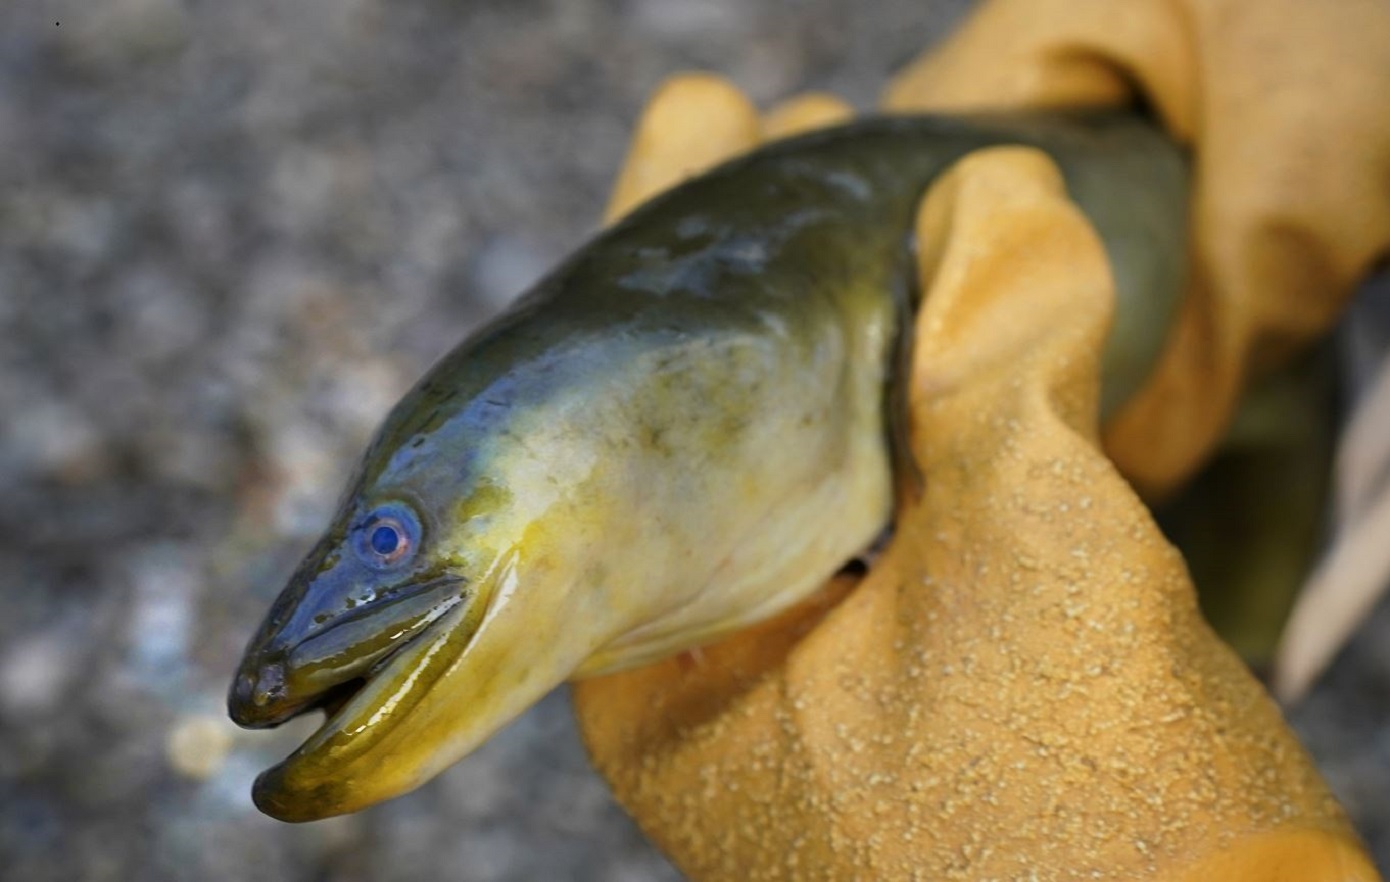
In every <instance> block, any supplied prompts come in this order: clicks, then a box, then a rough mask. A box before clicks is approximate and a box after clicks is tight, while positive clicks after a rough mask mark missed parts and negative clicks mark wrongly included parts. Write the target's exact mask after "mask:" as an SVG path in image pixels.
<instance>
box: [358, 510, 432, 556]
mask: <svg viewBox="0 0 1390 882" xmlns="http://www.w3.org/2000/svg"><path fill="white" fill-rule="evenodd" d="M356 532H357V537H356V538H357V542H356V546H357V554H358V556H359V557H361V558H362V560H363V562H365V563H367V564H369V565H370V566H374V567H391V566H395V565H396V564H399V563H401V562H402V561H404V560H406V559H407V558H409V557H410V556H411V555H412V554H413V552H414V551H415V546H416V545H417V544H418V543H419V536H420V525H419V522H418V521H417V520H416V519H415V517H414V516H413V515H412V514H411V513H410V512H409V511H407V510H405V509H403V508H402V507H400V506H396V505H392V506H383V507H382V508H379V509H377V510H376V511H374V512H372V514H370V515H368V516H367V518H366V520H364V521H363V522H362V524H361V525H360V526H359V527H358V528H357V531H356Z"/></svg>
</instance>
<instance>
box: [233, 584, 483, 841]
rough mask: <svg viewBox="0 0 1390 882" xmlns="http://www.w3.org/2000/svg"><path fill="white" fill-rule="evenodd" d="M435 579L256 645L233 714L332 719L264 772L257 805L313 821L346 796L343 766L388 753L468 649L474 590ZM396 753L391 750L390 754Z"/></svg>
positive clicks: (254, 724)
mask: <svg viewBox="0 0 1390 882" xmlns="http://www.w3.org/2000/svg"><path fill="white" fill-rule="evenodd" d="M460 584H461V583H460V580H458V579H438V580H433V581H431V582H428V583H425V584H422V585H420V586H417V587H414V588H412V589H410V590H408V591H404V592H401V593H400V594H398V595H396V596H393V597H391V598H389V599H386V600H383V601H381V602H380V603H379V604H372V605H368V606H364V607H362V608H361V609H360V610H354V611H353V612H352V614H349V615H345V616H343V617H342V618H341V619H340V620H338V621H335V622H333V623H332V624H331V625H330V626H329V627H327V628H325V629H323V630H321V631H316V632H313V633H311V634H310V636H308V637H307V638H305V639H303V640H301V641H299V642H298V643H294V644H291V645H286V644H287V642H288V641H286V640H284V639H281V638H279V637H278V636H275V637H271V639H268V640H266V641H263V642H262V641H258V642H257V643H256V644H253V649H252V650H251V651H248V653H247V656H246V658H245V659H244V660H243V663H242V667H241V671H240V672H239V673H238V675H237V677H236V679H235V681H234V682H233V686H232V690H231V693H230V695H229V696H228V708H229V711H230V712H231V715H232V719H233V720H235V721H236V722H237V723H238V724H239V725H242V726H246V727H248V728H269V727H273V726H278V725H280V724H281V723H284V722H286V721H288V720H291V719H294V718H296V717H299V716H302V715H304V714H307V713H311V712H313V711H317V710H322V711H324V714H325V719H324V722H323V724H322V725H320V726H319V728H318V730H317V731H315V732H314V733H313V734H312V735H311V736H309V738H308V739H307V740H306V741H305V742H304V744H302V745H301V746H300V747H299V748H298V749H297V750H296V751H295V752H294V753H293V754H291V755H290V756H289V757H288V758H286V759H285V760H284V761H283V762H281V763H280V764H278V765H276V766H274V767H272V768H271V769H269V770H267V771H266V772H264V773H262V774H261V776H260V777H259V778H258V779H257V781H256V785H255V788H254V790H253V794H252V795H253V798H254V800H255V802H256V805H257V806H258V807H259V808H260V809H261V810H262V811H264V812H265V813H266V814H269V815H271V816H273V817H277V818H280V819H282V820H287V821H303V820H314V819H317V818H320V817H325V816H327V815H329V814H336V813H337V812H336V811H335V810H334V809H333V805H334V803H335V802H337V801H339V800H337V799H335V798H333V797H331V796H330V794H329V793H328V791H329V790H332V789H333V788H335V787H337V786H339V785H341V784H342V783H344V782H345V781H348V780H350V778H351V776H345V775H343V774H342V770H343V768H344V767H345V766H346V765H347V764H348V763H350V762H353V761H354V760H356V759H358V758H360V757H362V756H363V755H365V754H368V753H373V752H378V751H380V750H381V746H380V745H381V743H382V742H384V741H387V740H389V736H390V734H391V731H392V729H393V728H394V727H395V724H396V723H398V722H399V721H400V719H401V718H402V716H404V715H405V713H406V712H407V711H408V710H409V709H410V707H412V706H414V705H415V704H416V703H417V702H418V701H419V700H420V699H421V698H422V697H423V696H424V694H425V692H426V691H428V689H429V687H430V686H431V685H432V684H433V683H434V681H435V680H436V679H437V677H438V674H439V672H440V671H441V670H443V665H445V664H446V663H451V662H452V661H453V659H455V658H457V656H458V655H459V653H461V652H462V650H463V648H464V647H465V646H466V645H467V643H468V639H469V637H470V636H471V631H472V630H473V629H472V628H470V627H468V626H467V622H466V620H467V619H469V618H475V617H476V612H475V611H474V610H473V607H475V604H472V603H469V602H468V601H469V599H470V597H471V592H469V591H467V590H460V587H459V586H460ZM389 753H390V751H386V752H385V756H387V757H389Z"/></svg>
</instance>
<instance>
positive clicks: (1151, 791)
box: [575, 77, 1377, 882]
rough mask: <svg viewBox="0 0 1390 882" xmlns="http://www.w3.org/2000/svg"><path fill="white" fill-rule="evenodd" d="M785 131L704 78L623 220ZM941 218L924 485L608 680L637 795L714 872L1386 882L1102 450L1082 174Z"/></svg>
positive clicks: (933, 228)
mask: <svg viewBox="0 0 1390 882" xmlns="http://www.w3.org/2000/svg"><path fill="white" fill-rule="evenodd" d="M805 107H818V108H820V110H816V111H815V112H811V111H807V110H797V109H796V108H805ZM842 112H843V110H842V108H840V107H839V106H837V105H833V104H827V103H826V102H825V100H824V99H814V100H812V101H811V102H809V103H808V102H798V103H796V104H794V105H792V107H791V109H781V110H779V111H777V112H774V114H772V116H771V119H773V120H775V121H778V126H777V131H787V130H796V129H797V128H799V127H800V126H802V125H805V124H814V123H815V122H817V121H819V120H821V119H823V118H835V117H836V116H837V115H838V114H840V113H842ZM801 114H805V116H804V117H801V116H800V115H801ZM767 128H772V126H765V125H764V123H763V122H761V121H759V119H758V117H757V114H756V112H755V110H754V109H753V108H752V106H751V105H750V104H749V103H748V102H747V100H746V99H745V98H744V97H743V96H742V95H741V94H739V93H738V92H737V91H736V90H734V89H732V88H731V87H729V86H728V85H726V84H724V83H722V82H720V81H718V80H715V79H713V78H709V77H694V78H689V79H682V80H677V81H675V82H673V83H672V84H670V85H668V86H667V87H666V88H665V89H663V90H662V91H661V92H660V93H659V94H658V95H657V97H656V98H655V99H654V100H653V103H652V105H651V107H650V108H649V110H648V112H647V114H646V115H645V117H644V119H643V121H642V123H641V125H640V126H639V129H638V133H637V135H636V139H635V145H634V150H633V155H632V158H631V160H630V162H629V165H628V167H627V169H626V170H625V171H624V174H623V175H622V177H621V179H620V182H619V186H618V188H617V192H616V193H615V196H614V201H613V207H612V210H611V212H610V214H612V215H616V214H619V213H621V212H622V211H623V210H625V209H626V208H628V207H630V206H631V205H633V204H635V203H636V202H639V201H641V200H642V199H644V198H646V197H647V196H649V195H651V193H653V192H655V191H656V190H658V189H660V188H661V187H664V186H667V185H669V184H671V183H673V182H674V181H676V180H678V179H679V178H681V177H683V176H684V175H686V174H689V173H693V172H696V171H699V170H701V169H702V168H704V167H705V166H707V165H710V164H712V163H714V162H716V161H718V160H720V159H722V158H725V157H726V156H729V155H733V154H735V153H738V152H741V151H743V150H746V149H748V148H750V147H752V146H755V144H756V143H757V142H758V140H759V138H760V137H761V136H762V134H763V132H764V131H765V130H766V129H767ZM691 133H699V134H700V135H701V137H698V138H693V137H688V135H689V134H691ZM917 234H918V238H919V241H920V242H922V243H924V245H925V246H926V247H923V248H922V249H921V250H922V266H921V276H922V278H921V282H922V285H921V287H922V290H923V291H924V292H926V296H925V298H924V304H923V307H922V311H921V313H920V315H919V316H918V319H917V335H916V347H915V351H914V366H913V374H912V394H911V408H912V415H913V427H912V429H913V452H914V454H915V456H916V457H917V459H918V462H919V465H920V467H921V470H922V473H923V474H925V475H927V476H929V480H927V481H926V484H925V491H924V495H923V497H922V499H921V500H920V502H919V503H917V504H916V505H914V506H912V507H910V508H908V509H906V510H904V511H901V512H899V514H898V520H897V529H896V532H895V535H894V539H893V541H892V543H891V544H890V546H889V548H888V549H887V550H886V551H885V553H884V554H883V556H882V557H881V558H880V559H879V560H878V561H877V562H876V563H875V565H874V567H873V569H872V571H871V572H870V573H869V575H868V576H867V577H866V578H865V579H864V580H863V581H862V582H861V583H859V584H858V585H857V586H856V585H853V584H852V580H848V579H840V580H836V581H835V582H834V583H832V584H831V585H829V586H827V588H826V589H825V590H824V591H823V592H822V593H821V594H820V595H819V596H817V597H815V598H812V599H811V600H810V601H808V602H806V603H805V604H803V605H802V606H801V607H798V608H797V609H795V610H793V611H791V612H789V613H786V614H784V615H782V616H780V617H779V618H778V619H776V620H774V621H771V622H768V623H765V624H763V625H761V626H758V627H755V628H753V629H750V630H749V631H747V632H744V633H742V634H740V635H737V636H736V637H734V638H732V639H730V640H727V641H724V642H723V643H720V644H718V645H716V646H713V647H709V648H706V649H704V650H702V651H701V652H699V653H695V654H691V655H687V656H684V657H681V658H678V659H672V660H669V661H666V662H663V663H660V664H657V665H653V666H650V667H647V668H642V669H639V670H635V671H629V672H625V673H622V674H617V675H613V676H609V677H604V678H598V679H593V680H587V681H583V682H580V683H578V684H577V685H576V687H575V700H576V707H577V710H578V713H579V716H580V721H581V726H582V729H583V733H584V736H585V740H586V742H587V744H588V746H589V749H590V752H591V755H592V757H593V759H594V761H595V763H596V765H597V766H598V768H599V769H600V771H601V772H602V773H603V774H604V775H605V776H606V777H607V778H608V780H609V781H610V782H611V784H612V786H613V788H614V791H615V792H616V794H617V796H618V798H619V799H620V801H621V802H622V803H623V804H624V805H625V806H627V808H628V809H629V810H630V811H631V812H632V814H633V815H634V817H636V819H637V821H638V823H639V824H640V825H641V826H642V828H643V829H644V830H645V831H646V833H647V835H648V836H650V837H651V838H652V839H653V840H654V841H655V842H656V843H657V844H658V846H660V847H661V848H662V849H663V850H664V851H665V852H666V853H667V854H668V855H670V856H671V858H672V859H673V860H674V861H675V862H676V864H677V865H678V866H679V867H680V868H681V869H682V870H683V871H684V872H685V873H687V874H688V875H689V876H690V877H691V878H692V879H696V880H723V879H738V880H765V879H925V880H946V879H1039V880H1044V879H1064V878H1087V879H1091V878H1101V879H1164V880H1197V879H1217V880H1233V882H1243V880H1275V879H1299V880H1310V882H1318V880H1328V882H1333V880H1335V882H1352V880H1373V879H1376V878H1377V876H1376V873H1375V871H1374V869H1373V868H1372V867H1371V865H1370V863H1369V862H1368V860H1367V858H1366V857H1365V855H1364V854H1363V852H1362V851H1361V849H1360V847H1359V845H1358V844H1357V841H1356V838H1355V835H1354V833H1353V832H1352V831H1351V830H1350V828H1349V827H1348V825H1347V823H1346V821H1345V819H1344V818H1343V816H1342V815H1341V813H1340V810H1339V809H1338V808H1337V806H1336V804H1335V803H1334V801H1333V800H1332V798H1331V797H1330V796H1329V794H1328V792H1327V790H1326V788H1325V787H1324V785H1323V784H1322V782H1321V781H1320V780H1319V778H1318V776H1317V774H1316V772H1315V770H1314V769H1313V767H1312V765H1311V763H1310V762H1309V760H1308V757H1307V756H1306V755H1305V753H1304V752H1303V750H1302V748H1301V747H1300V746H1299V745H1298V743H1297V741H1296V740H1295V739H1294V737H1293V735H1292V734H1291V733H1290V732H1289V731H1288V729H1287V728H1286V727H1285V725H1284V723H1283V721H1282V720H1281V718H1280V716H1279V713H1278V711H1277V709H1276V708H1275V707H1274V706H1273V704H1272V703H1271V702H1270V701H1269V700H1268V698H1267V697H1266V696H1265V694H1264V692H1263V690H1262V689H1261V688H1260V687H1259V685H1258V684H1257V683H1256V682H1255V681H1254V680H1253V679H1252V678H1251V677H1250V675H1249V674H1248V673H1247V671H1246V669H1245V668H1244V666H1243V665H1242V664H1241V663H1240V662H1239V660H1238V659H1237V658H1236V657H1235V656H1234V655H1233V654H1232V653H1231V652H1230V651H1229V650H1228V649H1227V648H1226V647H1225V646H1224V645H1223V644H1222V643H1221V642H1220V641H1219V640H1217V639H1216V637H1215V636H1214V635H1213V634H1212V633H1211V631H1210V630H1209V629H1208V628H1207V626H1206V624H1205V623H1204V622H1203V621H1202V619H1201V616H1200V615H1199V614H1198V612H1197V609H1196V606H1195V602H1194V595H1193V590H1192V586H1191V584H1190V582H1189V581H1188V579H1187V575H1186V571H1185V568H1184V566H1183V563H1182V560H1181V559H1180V557H1179V556H1178V555H1177V553H1176V552H1175V551H1174V550H1173V549H1172V548H1171V547H1170V546H1169V545H1168V544H1167V543H1166V542H1165V541H1164V540H1163V538H1162V536H1161V535H1160V534H1159V532H1158V530H1157V529H1156V527H1155V526H1154V524H1153V522H1152V520H1151V519H1150V517H1149V514H1148V511H1147V509H1146V508H1145V507H1144V505H1143V504H1142V503H1141V502H1140V500H1139V499H1138V498H1137V497H1136V496H1135V494H1134V492H1133V491H1132V490H1131V488H1130V487H1129V485H1128V484H1127V483H1126V482H1125V480H1124V479H1123V478H1122V477H1121V476H1120V474H1119V473H1118V472H1117V471H1116V469H1115V468H1114V466H1113V465H1112V464H1111V463H1110V461H1109V460H1108V459H1107V458H1106V457H1105V456H1104V455H1103V454H1102V452H1101V450H1100V447H1099V443H1098V439H1097V434H1098V433H1097V427H1096V422H1095V421H1096V411H1097V405H1096V400H1097V392H1098V378H1097V375H1096V371H1097V353H1098V351H1099V348H1100V346H1101V343H1102V340H1103V337H1104V334H1105V329H1106V327H1107V324H1108V321H1109V311H1110V308H1111V297H1112V290H1111V282H1110V275H1109V271H1108V268H1107V266H1106V263H1105V258H1104V253H1103V251H1102V249H1101V246H1100V244H1099V242H1098V240H1097V238H1096V236H1095V234H1094V232H1093V230H1092V229H1091V228H1090V226H1089V225H1088V223H1087V222H1086V221H1085V219H1084V218H1083V217H1082V216H1081V215H1080V213H1079V212H1078V211H1077V210H1076V209H1075V208H1074V206H1072V205H1071V203H1070V202H1069V201H1068V200H1067V199H1066V196H1065V193H1064V190H1063V187H1062V184H1061V180H1060V177H1059V175H1058V173H1057V171H1056V169H1055V168H1054V167H1053V166H1052V164H1051V163H1050V161H1049V160H1047V159H1046V157H1044V156H1043V155H1042V154H1039V153H1035V152H1032V151H1028V150H1024V149H1018V148H1011V149H998V150H990V151H985V152H981V153H977V154H975V155H973V156H971V157H968V158H967V159H966V160H964V161H962V162H961V163H960V164H959V165H958V166H957V167H956V168H955V169H953V170H952V171H951V172H950V173H949V174H947V175H946V176H945V177H944V178H943V179H942V180H940V181H939V182H938V183H937V185H936V186H935V187H934V188H933V189H932V190H931V192H930V194H929V195H928V197H927V198H926V200H925V201H924V203H923V206H922V209H921V211H920V215H919V218H918V224H917Z"/></svg>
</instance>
